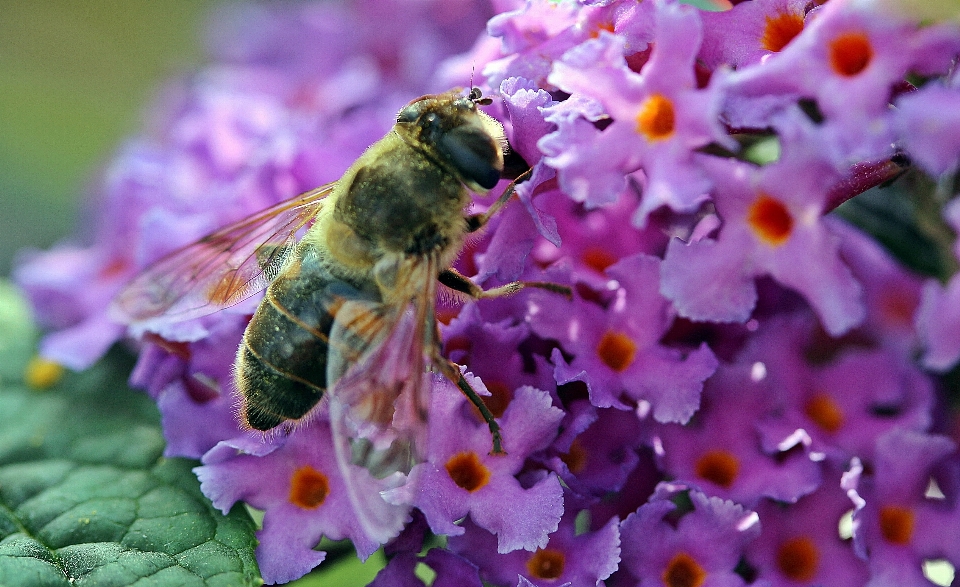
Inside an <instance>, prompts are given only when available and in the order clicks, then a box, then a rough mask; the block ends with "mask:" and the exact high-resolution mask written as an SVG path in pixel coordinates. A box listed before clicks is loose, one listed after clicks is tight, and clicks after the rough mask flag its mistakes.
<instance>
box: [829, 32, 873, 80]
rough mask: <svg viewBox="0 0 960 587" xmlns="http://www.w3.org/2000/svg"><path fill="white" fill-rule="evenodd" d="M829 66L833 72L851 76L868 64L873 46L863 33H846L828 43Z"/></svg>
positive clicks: (871, 56)
mask: <svg viewBox="0 0 960 587" xmlns="http://www.w3.org/2000/svg"><path fill="white" fill-rule="evenodd" d="M829 49H830V67H832V68H833V70H834V71H835V72H837V73H838V74H840V75H842V76H844V77H851V76H854V75H857V74H858V73H860V72H861V71H863V70H864V69H866V68H867V66H869V65H870V61H871V60H872V59H873V47H872V46H871V45H870V39H869V38H868V37H867V35H866V34H865V33H846V34H843V35H840V36H839V37H837V38H836V39H834V40H833V41H832V42H831V43H830V48H829Z"/></svg>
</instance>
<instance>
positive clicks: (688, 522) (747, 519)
mask: <svg viewBox="0 0 960 587" xmlns="http://www.w3.org/2000/svg"><path fill="white" fill-rule="evenodd" d="M664 493H665V494H664V495H661V496H659V497H658V498H655V499H652V500H650V501H649V502H648V503H646V504H645V505H643V506H642V507H641V508H640V509H638V510H637V511H636V513H634V514H631V515H630V516H629V517H628V518H627V519H626V520H624V521H623V524H622V527H621V533H622V538H621V540H622V544H623V565H624V569H625V570H626V572H628V573H629V574H630V575H632V576H633V577H635V578H636V580H637V582H636V583H635V584H637V585H640V586H643V587H648V586H649V587H653V586H654V585H663V584H666V585H687V584H694V585H703V586H705V587H714V586H728V585H729V586H735V585H745V584H746V581H744V579H743V578H742V577H741V576H739V575H738V574H737V573H736V572H735V568H736V566H737V563H738V561H739V559H740V555H741V552H742V550H743V547H744V546H745V545H746V544H748V543H749V542H750V541H752V540H754V539H756V537H757V535H758V534H759V533H760V525H759V524H758V523H757V522H758V520H757V516H756V514H755V513H753V512H751V511H749V510H746V509H744V508H743V507H741V506H739V505H737V504H735V503H733V502H731V501H724V500H722V499H720V498H717V497H707V496H706V495H704V494H702V493H699V492H696V491H691V492H690V493H689V498H690V501H691V502H692V508H690V510H689V511H687V512H682V513H680V519H679V521H678V522H673V520H672V519H671V518H672V517H673V516H674V515H675V512H676V510H677V506H676V504H675V503H674V502H673V501H671V500H670V499H669V494H668V493H666V492H664ZM628 547H631V548H630V549H629V551H628V550H627V548H628Z"/></svg>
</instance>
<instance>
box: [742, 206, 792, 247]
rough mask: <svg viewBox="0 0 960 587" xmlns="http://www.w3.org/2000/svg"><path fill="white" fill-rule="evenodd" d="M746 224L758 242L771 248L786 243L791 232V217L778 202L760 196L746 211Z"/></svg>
mask: <svg viewBox="0 0 960 587" xmlns="http://www.w3.org/2000/svg"><path fill="white" fill-rule="evenodd" d="M747 223H748V224H749V225H750V228H752V229H753V231H754V233H756V235H757V236H758V237H759V238H760V240H762V241H764V242H766V243H767V244H770V245H773V246H775V247H776V246H780V245H782V244H783V243H785V242H787V239H789V238H790V233H791V232H792V231H793V216H791V215H790V211H789V210H787V207H786V206H784V205H783V202H781V201H780V200H778V199H776V198H773V197H770V196H768V195H767V194H760V197H758V198H757V199H756V200H755V201H754V202H753V204H751V205H750V209H749V210H748V211H747Z"/></svg>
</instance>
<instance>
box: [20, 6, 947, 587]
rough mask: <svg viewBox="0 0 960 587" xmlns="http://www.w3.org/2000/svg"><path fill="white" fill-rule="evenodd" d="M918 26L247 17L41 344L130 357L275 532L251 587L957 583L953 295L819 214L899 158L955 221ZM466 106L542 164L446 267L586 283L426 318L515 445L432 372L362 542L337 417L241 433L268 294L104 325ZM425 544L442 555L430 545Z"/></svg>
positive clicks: (171, 122)
mask: <svg viewBox="0 0 960 587" xmlns="http://www.w3.org/2000/svg"><path fill="white" fill-rule="evenodd" d="M902 4H903V5H901V3H898V2H894V1H893V0H891V1H889V2H872V1H870V0H862V1H857V0H829V1H823V2H808V1H806V0H749V1H744V2H739V3H736V5H735V6H733V7H732V9H728V10H726V11H720V12H707V11H703V10H700V9H697V8H694V7H691V6H687V5H683V4H680V3H679V2H675V1H673V0H644V1H642V2H636V1H634V0H593V1H591V0H525V1H520V0H491V1H490V2H489V3H487V2H484V1H480V0H477V1H474V0H428V1H424V2H419V3H407V2H399V1H396V0H356V1H355V2H352V3H349V4H345V5H338V4H331V3H319V4H316V5H309V4H305V5H263V6H247V7H245V8H242V9H237V8H234V9H231V12H230V13H229V14H228V15H221V18H220V19H218V20H217V21H216V22H217V23H218V25H217V28H215V29H214V30H213V31H212V35H211V37H212V39H213V64H212V65H211V66H209V67H207V68H206V69H204V70H203V71H202V72H200V73H198V74H197V75H196V76H194V77H192V78H190V79H187V80H184V81H182V82H181V83H180V84H179V85H176V86H174V87H171V89H170V91H169V94H168V95H167V96H165V98H166V100H165V101H164V102H163V105H162V107H161V111H160V112H159V113H158V116H157V124H156V125H155V127H156V129H157V130H156V132H155V133H154V134H152V135H147V136H143V137H140V138H138V139H136V140H133V141H131V142H130V143H128V144H127V145H126V146H125V147H124V148H123V149H122V151H121V152H120V154H119V155H118V156H117V157H116V158H115V160H114V161H113V163H112V164H111V165H110V167H109V168H108V169H107V170H106V173H105V178H104V181H103V184H102V189H101V191H100V193H99V201H98V203H97V204H96V210H97V214H96V216H95V218H96V226H95V227H94V229H93V230H92V241H91V244H89V245H87V246H79V245H70V246H66V245H65V246H62V247H59V248H57V249H55V250H53V251H50V252H45V253H34V254H33V255H32V256H27V257H26V258H25V260H24V262H23V263H21V265H20V266H19V268H18V269H17V271H16V274H15V277H16V279H17V281H18V283H19V284H20V286H21V287H22V288H23V289H24V290H25V291H26V292H27V293H28V295H29V296H30V299H31V301H32V303H33V305H34V308H35V311H36V315H37V316H38V319H39V320H40V321H41V322H42V324H43V325H44V326H46V327H47V328H49V329H50V330H52V333H51V334H49V335H48V336H47V337H46V338H45V339H44V341H43V344H42V348H41V351H42V354H43V355H44V356H45V357H46V358H48V359H52V360H55V361H58V362H60V363H62V364H64V365H66V366H68V367H71V368H74V369H82V368H84V367H86V366H89V365H90V364H92V363H93V362H94V361H95V360H96V359H97V358H98V357H100V356H101V355H102V354H103V353H104V352H105V350H106V349H107V348H108V347H109V346H110V345H112V344H114V343H115V342H117V341H119V340H121V339H124V338H128V339H129V338H130V337H131V336H134V337H136V339H137V344H138V345H139V347H140V358H139V362H138V364H137V367H136V369H135V371H134V373H133V375H132V382H133V384H134V385H136V386H139V387H142V388H145V389H146V390H147V391H148V392H149V393H150V394H151V396H152V397H154V398H155V399H156V401H157V404H158V406H159V408H160V411H161V414H162V417H163V427H164V432H165V435H166V439H167V454H168V455H177V456H188V457H193V458H199V459H201V460H202V466H200V467H198V468H197V469H196V473H197V475H198V477H199V478H200V480H201V487H202V489H203V491H204V493H205V494H206V495H207V496H208V497H210V499H211V500H212V501H213V503H214V504H215V505H216V506H217V507H218V508H221V509H223V510H224V511H226V510H229V509H230V508H231V507H232V506H233V505H234V504H235V503H237V502H238V501H244V502H246V503H248V504H250V505H251V506H253V507H255V508H258V509H261V510H263V511H264V512H265V514H264V518H263V527H262V530H260V533H259V539H260V545H259V547H258V550H257V556H258V560H259V563H260V568H261V571H262V573H263V576H264V579H265V580H266V582H268V583H282V582H286V581H290V580H293V579H296V578H297V577H300V576H302V575H303V574H305V573H307V572H309V571H310V570H311V569H312V568H314V567H315V566H317V565H318V564H320V563H321V562H322V561H323V560H324V558H325V553H323V552H320V551H318V550H315V548H314V547H315V546H316V545H317V544H318V543H319V541H320V539H321V538H322V537H327V538H330V539H335V540H336V539H349V540H351V541H352V542H353V544H354V546H355V548H356V551H357V554H358V555H359V556H360V557H361V558H366V557H368V556H370V555H371V554H372V553H373V552H374V551H376V550H377V549H378V548H380V546H381V543H383V542H386V546H385V552H386V553H387V555H388V557H389V559H390V560H389V563H388V564H387V566H386V567H385V568H384V570H383V571H381V573H380V574H379V575H378V577H377V578H376V580H375V581H374V584H375V585H378V586H381V587H387V586H393V585H410V584H418V583H417V581H419V579H416V578H415V575H414V571H415V569H416V567H417V566H418V564H421V563H422V564H425V565H426V566H428V567H429V568H431V569H432V570H433V572H434V573H436V578H435V580H434V585H438V586H442V585H477V586H479V585H481V581H485V582H487V583H488V584H492V585H500V586H509V587H512V586H513V585H520V586H524V585H537V586H540V587H546V586H554V585H565V584H569V585H574V586H580V585H599V584H609V585H643V586H653V585H667V586H668V587H681V586H686V585H696V586H701V585H702V586H709V585H747V584H757V585H791V586H795V585H826V586H830V585H838V586H839V585H844V586H846V585H867V584H869V585H871V586H879V585H926V584H929V583H928V581H929V579H928V578H927V577H926V576H925V574H924V573H925V572H926V571H927V569H928V568H929V566H930V563H931V562H934V561H941V562H942V561H946V562H947V563H949V564H950V565H953V566H958V565H960V548H958V545H960V542H958V540H957V538H956V537H957V536H960V494H958V491H960V483H958V479H960V478H958V473H960V451H958V449H957V445H956V442H955V440H953V439H951V437H954V438H956V437H957V430H956V427H955V425H954V421H953V419H952V418H953V416H952V415H951V416H944V415H943V410H944V408H943V406H944V405H945V403H944V399H945V394H946V393H949V392H950V391H952V392H954V393H956V392H957V390H956V389H952V390H951V389H950V387H949V385H945V384H944V382H947V381H949V379H947V378H943V377H942V376H941V374H943V373H946V372H948V371H951V370H954V373H955V372H956V371H955V370H956V368H957V365H958V363H960V273H958V274H956V275H953V276H952V277H951V276H949V275H942V276H939V277H940V279H936V278H933V277H928V278H924V277H921V276H919V275H918V274H916V273H913V272H911V271H910V270H909V269H908V268H906V267H904V266H903V265H902V264H901V263H899V262H898V261H897V260H895V259H894V258H893V257H892V256H891V255H890V254H888V253H887V252H886V251H885V250H884V249H883V248H882V247H881V246H880V245H878V244H877V242H876V241H875V240H873V239H872V238H870V237H869V236H867V235H866V234H864V233H863V232H860V230H858V229H857V228H854V227H853V226H851V225H850V224H847V223H846V222H845V221H844V220H841V219H840V218H838V217H837V216H836V215H835V214H831V212H832V210H834V209H835V208H836V207H837V206H838V205H839V204H841V203H842V202H844V201H846V200H849V199H851V198H854V197H855V196H857V195H858V194H859V193H861V192H863V191H865V190H866V189H868V188H871V187H874V186H877V185H879V184H881V183H883V182H886V181H888V180H891V179H893V178H894V176H895V175H896V174H898V173H900V172H902V171H904V169H905V168H907V167H909V168H910V170H909V173H913V174H918V175H919V174H925V175H926V176H927V177H929V178H932V179H933V180H934V181H933V182H928V183H930V184H931V185H936V186H937V188H936V190H935V193H934V194H933V196H932V198H933V201H934V203H935V204H936V206H934V208H935V213H934V218H933V219H932V220H930V219H928V220H930V221H934V222H938V223H940V224H941V225H942V232H941V233H942V234H948V235H955V234H957V233H960V200H957V199H955V198H954V199H953V200H952V201H950V197H951V196H952V195H953V194H952V191H954V190H955V186H956V185H957V184H956V183H955V179H956V173H957V171H958V169H960V74H957V73H956V71H955V65H956V62H957V59H958V56H960V26H957V25H956V23H955V22H951V21H950V20H949V18H947V17H948V16H949V15H939V16H938V15H935V14H934V15H932V16H931V15H930V14H926V15H925V16H926V19H925V20H924V21H923V22H919V21H918V20H917V17H916V16H915V15H911V14H910V10H909V9H908V8H907V7H906V6H904V5H906V4H907V2H906V0H904V2H903V3H902ZM954 17H955V15H954ZM955 20H956V19H955ZM471 83H472V84H474V85H476V86H479V87H480V88H481V89H482V90H483V91H484V93H485V94H486V95H490V96H493V97H494V98H495V100H494V103H493V104H492V105H491V106H490V107H489V108H488V110H489V113H490V114H491V115H493V116H495V117H497V118H498V119H500V120H501V121H502V122H503V123H504V127H505V129H506V131H507V137H508V139H509V142H510V144H511V147H512V149H513V150H514V151H515V152H516V153H517V154H518V155H519V156H521V157H522V158H523V159H524V160H525V161H526V162H527V163H528V164H529V165H530V166H531V167H532V173H531V175H530V179H529V180H528V181H526V182H524V183H522V184H520V185H519V187H518V190H517V193H518V198H517V200H519V201H518V202H513V203H512V204H511V205H509V206H508V207H507V208H506V209H505V210H504V211H503V212H501V213H500V214H499V215H497V216H496V217H494V219H493V221H492V222H491V224H490V226H489V230H487V232H486V233H485V235H484V236H483V237H482V238H481V239H478V240H477V241H475V242H471V243H470V244H469V245H468V247H467V250H465V251H464V253H463V254H462V255H461V258H460V259H459V260H458V261H457V267H458V269H459V270H460V271H461V272H463V273H465V274H467V275H470V276H472V277H473V279H474V280H475V281H476V282H477V283H480V284H482V285H483V286H484V287H494V286H497V285H500V284H503V283H506V282H509V281H513V280H517V279H523V280H532V281H547V282H553V283H559V284H564V285H567V286H569V287H570V288H571V290H572V291H573V295H572V296H571V297H569V298H567V297H564V296H562V295H557V294H556V293H553V292H549V291H532V290H528V291H524V292H521V293H520V294H518V295H515V296H511V297H505V298H497V299H488V300H481V301H478V302H471V303H468V304H465V305H463V304H460V305H458V304H454V303H444V304H442V305H441V309H440V313H439V315H440V317H441V321H442V322H443V324H442V325H441V331H442V339H443V349H442V350H443V353H444V354H445V356H447V357H448V358H450V359H451V360H453V361H454V362H456V363H458V364H460V365H462V366H463V368H464V370H465V372H466V373H467V375H466V377H467V379H468V380H469V381H470V382H471V384H472V386H473V387H474V389H476V390H477V391H478V392H479V393H480V394H481V395H482V396H483V398H484V402H485V403H486V404H487V407H488V408H489V410H490V411H491V412H492V413H493V415H494V416H495V417H496V418H497V419H498V422H499V424H500V427H501V430H502V435H503V442H504V448H505V450H506V454H490V446H491V444H490V443H491V438H490V433H489V431H488V429H487V427H486V426H485V424H484V421H483V419H482V418H481V417H480V415H479V412H478V411H476V410H475V408H473V406H471V404H470V403H469V402H468V401H467V400H466V398H465V397H464V396H463V394H461V393H460V391H459V390H458V389H457V387H456V386H455V385H454V384H452V383H451V382H449V381H446V380H445V379H443V378H441V377H439V376H436V377H432V379H431V377H427V378H425V381H426V382H428V383H431V384H432V396H431V397H432V404H431V409H430V424H429V426H430V430H429V438H430V443H429V450H428V451H427V454H424V455H421V456H422V461H421V462H419V463H417V464H416V465H414V466H413V468H412V470H410V471H409V474H408V475H406V476H405V477H404V478H403V479H402V480H401V481H400V482H395V480H388V479H377V478H376V477H374V476H373V475H371V474H370V472H367V471H366V470H360V471H353V472H349V473H350V474H351V475H353V478H352V479H353V481H352V482H353V483H354V484H356V482H357V479H362V480H363V483H361V484H360V485H362V486H363V487H366V488H367V490H368V491H369V492H370V494H371V495H369V496H366V499H370V500H382V502H383V504H382V505H383V506H384V508H387V509H389V508H399V510H398V511H400V512H401V524H400V526H398V527H397V528H396V530H395V531H394V532H392V533H391V534H390V535H389V536H385V537H372V536H371V535H370V533H369V531H368V529H367V528H366V527H365V524H364V522H363V520H362V519H361V517H360V516H359V514H358V512H357V511H356V505H357V504H356V499H352V498H348V497H349V496H348V493H349V491H350V490H349V489H348V488H347V487H346V484H347V479H346V478H345V475H346V474H347V473H348V471H346V470H344V467H343V466H340V467H338V465H337V462H336V459H335V458H334V445H335V443H336V442H337V440H336V438H335V436H336V434H335V430H332V429H331V425H330V423H329V422H328V421H327V420H325V419H324V418H323V417H319V418H315V419H313V420H311V421H309V422H305V423H303V424H302V425H300V426H298V427H295V428H293V429H292V430H290V431H288V433H286V434H272V435H266V436H264V435H261V434H256V433H254V432H251V431H245V430H243V429H241V427H240V426H239V425H238V424H237V421H236V418H235V415H234V409H235V405H236V404H237V402H238V398H237V397H236V391H235V389H234V387H233V382H232V379H231V365H232V361H233V357H234V354H235V352H236V348H237V345H238V343H239V341H240V338H241V336H242V333H243V330H244V328H245V325H246V323H247V321H248V320H249V318H250V315H251V314H252V311H253V308H255V304H256V301H257V300H249V301H246V302H243V303H241V304H240V305H238V306H235V307H234V308H231V309H229V310H226V311H224V312H221V313H219V314H216V315H213V316H207V317H203V318H199V319H194V320H190V321H186V322H183V323H179V324H173V325H166V326H164V327H163V328H155V329H149V328H148V329H147V331H137V332H128V329H127V328H126V327H125V326H124V325H121V324H117V323H115V322H114V321H112V320H111V318H110V316H109V315H108V311H107V307H108V305H109V302H110V299H111V297H112V296H113V295H115V293H116V292H117V291H118V290H119V288H120V287H121V286H122V285H123V284H124V283H125V282H126V281H128V280H129V279H130V278H131V277H132V276H133V275H135V274H136V273H137V272H139V271H141V270H142V269H143V268H144V267H146V266H147V265H148V264H149V263H150V262H152V261H154V260H156V259H158V258H160V257H161V256H163V255H164V254H165V253H167V252H169V251H171V250H174V249H176V248H177V247H179V246H182V245H184V244H186V243H189V242H191V241H193V240H195V239H197V238H199V237H200V236H202V235H203V234H205V233H208V232H210V231H211V230H213V229H215V228H217V227H219V226H223V225H225V224H227V223H229V222H231V221H234V220H237V219H240V218H242V217H244V216H246V215H248V214H250V213H252V212H254V211H257V210H259V209H261V208H264V207H266V206H267V205H270V204H273V203H276V202H279V201H281V200H283V199H285V198H289V197H291V196H293V195H295V194H297V193H299V192H302V191H305V190H307V189H310V188H312V187H315V186H316V185H319V184H322V183H324V182H326V181H330V180H334V179H336V178H337V177H338V176H339V174H340V173H341V172H342V171H343V170H344V169H345V168H346V167H347V166H348V165H349V164H350V162H352V161H353V159H355V158H356V157H357V156H358V155H359V154H360V153H361V152H362V150H363V149H364V148H365V147H366V146H367V145H369V144H371V143H373V142H374V141H376V140H377V139H379V138H380V137H381V136H383V134H384V133H385V132H387V130H388V129H389V128H390V126H391V124H392V122H393V120H394V116H395V113H396V111H397V110H398V108H399V107H400V106H402V105H403V104H404V103H406V102H407V101H409V99H410V98H412V97H415V96H418V95H421V94H424V93H426V92H436V91H443V90H446V89H449V88H450V87H452V86H455V85H460V86H465V85H468V84H471ZM771 146H772V147H775V148H774V149H773V150H774V151H775V153H774V155H772V156H762V153H763V152H764V148H767V149H768V151H769V150H770V149H769V148H770V147H771ZM505 185H506V182H504V183H502V184H501V189H502V188H503V187H504V186H505ZM494 192H496V190H494ZM486 202H487V201H479V202H478V205H480V206H482V205H484V204H485V203H486ZM950 238H953V239H955V240H952V241H950V242H949V243H948V244H947V246H949V245H950V244H952V245H953V251H952V255H953V256H954V257H955V260H956V261H958V262H960V239H956V238H955V236H951V237H950ZM950 238H947V239H946V240H947V241H949V240H950ZM941 280H942V281H941ZM141 330H143V329H141ZM364 475H366V477H364ZM388 481H389V482H388ZM408 514H409V515H408ZM401 526H402V528H401ZM428 532H432V533H433V534H436V535H441V536H444V537H446V538H445V541H442V542H441V543H442V544H443V547H438V548H433V549H431V550H429V551H427V552H426V553H423V552H422V551H423V550H424V545H425V544H436V542H435V541H434V542H428V541H427V539H426V536H427V534H428Z"/></svg>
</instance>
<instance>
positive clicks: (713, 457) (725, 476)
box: [696, 450, 740, 488]
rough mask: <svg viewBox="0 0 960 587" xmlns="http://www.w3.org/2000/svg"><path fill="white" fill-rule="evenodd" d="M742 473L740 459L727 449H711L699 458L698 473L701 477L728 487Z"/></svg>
mask: <svg viewBox="0 0 960 587" xmlns="http://www.w3.org/2000/svg"><path fill="white" fill-rule="evenodd" d="M739 473H740V461H739V460H738V459H737V457H736V456H735V455H734V454H733V453H731V452H729V451H726V450H711V451H708V452H706V453H704V454H703V456H701V457H700V458H699V459H697V465H696V474H697V477H700V478H701V479H706V480H707V481H711V482H713V483H716V484H717V485H719V486H720V487H724V488H728V487H730V486H731V485H733V482H734V480H736V478H737V475H738V474H739Z"/></svg>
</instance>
